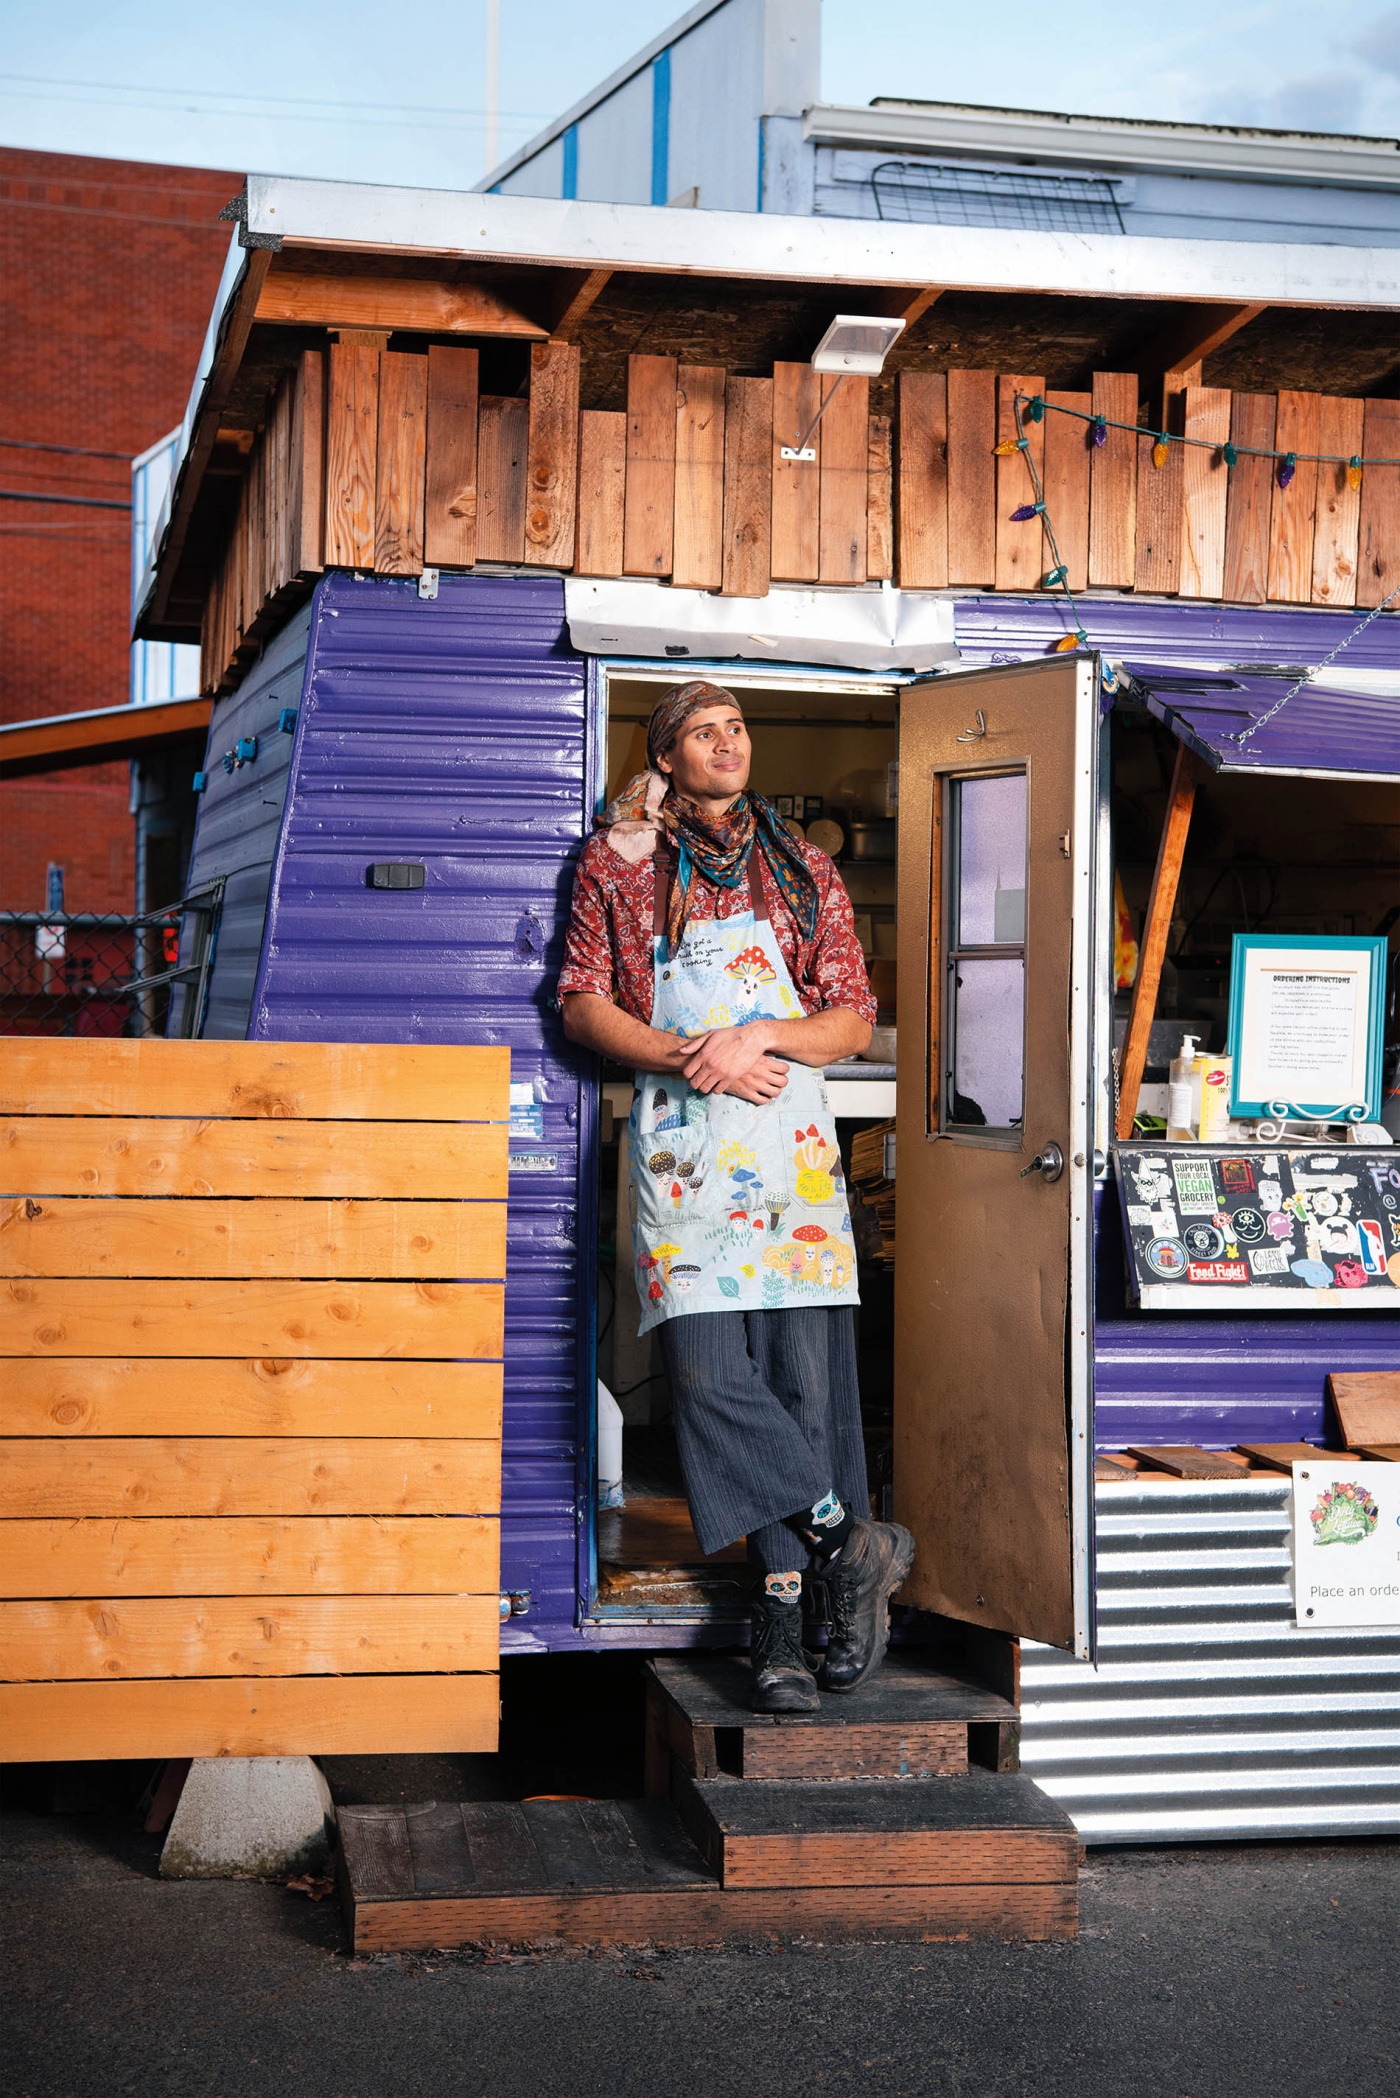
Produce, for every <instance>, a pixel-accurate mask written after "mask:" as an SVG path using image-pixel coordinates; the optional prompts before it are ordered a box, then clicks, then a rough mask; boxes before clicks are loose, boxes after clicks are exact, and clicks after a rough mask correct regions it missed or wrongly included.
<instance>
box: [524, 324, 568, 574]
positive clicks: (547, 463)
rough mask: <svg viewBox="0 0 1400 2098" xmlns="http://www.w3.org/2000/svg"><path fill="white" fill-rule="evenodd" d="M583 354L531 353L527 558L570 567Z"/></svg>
mask: <svg viewBox="0 0 1400 2098" xmlns="http://www.w3.org/2000/svg"><path fill="white" fill-rule="evenodd" d="M578 386H579V352H578V349H577V347H576V345H575V344H573V343H571V342H537V343H534V344H533V345H532V346H531V350H530V435H529V462H528V467H527V472H526V479H527V483H528V491H529V492H528V496H527V508H526V513H525V559H526V561H527V562H528V563H533V564H534V565H536V566H537V567H541V568H572V567H573V565H574V521H575V505H576V502H577V497H578Z"/></svg>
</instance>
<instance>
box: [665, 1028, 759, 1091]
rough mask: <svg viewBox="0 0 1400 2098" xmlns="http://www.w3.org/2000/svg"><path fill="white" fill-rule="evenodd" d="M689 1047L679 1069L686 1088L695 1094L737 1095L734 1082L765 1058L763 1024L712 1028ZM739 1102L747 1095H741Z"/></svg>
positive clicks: (747, 1073) (737, 1087)
mask: <svg viewBox="0 0 1400 2098" xmlns="http://www.w3.org/2000/svg"><path fill="white" fill-rule="evenodd" d="M689 1046H690V1054H689V1055H688V1056H687V1057H686V1058H685V1061H684V1063H683V1065H682V1069H683V1070H684V1072H685V1077H686V1082H687V1084H689V1085H691V1086H693V1087H694V1089H695V1091H696V1092H697V1093H733V1092H738V1090H739V1085H738V1082H739V1081H742V1080H743V1079H745V1078H747V1077H748V1075H749V1073H750V1072H751V1071H752V1070H753V1069H754V1068H755V1066H756V1065H757V1064H759V1063H760V1062H761V1061H762V1060H763V1058H764V1057H765V1056H766V1055H767V1051H768V1028H767V1023H766V1022H765V1021H763V1020H753V1021H751V1022H750V1023H749V1025H748V1026H747V1027H716V1028H713V1029H712V1030H711V1031H710V1033H709V1034H707V1035H706V1036H705V1037H704V1039H703V1040H702V1039H701V1038H700V1037H699V1036H697V1037H696V1039H695V1040H694V1041H693V1042H692V1043H691V1044H690V1045H689ZM740 1098H741V1099H742V1098H747V1095H745V1094H742V1093H741V1094H740Z"/></svg>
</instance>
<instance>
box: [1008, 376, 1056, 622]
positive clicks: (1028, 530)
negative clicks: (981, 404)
mask: <svg viewBox="0 0 1400 2098" xmlns="http://www.w3.org/2000/svg"><path fill="white" fill-rule="evenodd" d="M1044 392H1045V381H1044V379H1043V378H1035V379H1032V378H1027V377H1026V376H1025V375H1024V374H1017V375H1015V376H1013V377H1011V378H1005V377H1003V378H1000V379H998V380H997V427H996V442H997V443H998V444H1008V443H1014V442H1015V440H1016V396H1017V395H1018V394H1027V395H1035V394H1043V393H1044ZM1022 425H1023V430H1024V435H1025V439H1026V450H1025V451H1024V452H1011V453H1009V454H1008V455H1007V457H1006V458H1004V459H998V460H997V462H996V578H995V580H996V587H997V589H998V590H1038V589H1039V588H1040V579H1041V577H1042V576H1043V575H1044V574H1045V572H1046V568H1047V566H1048V563H1047V562H1046V561H1045V559H1044V543H1045V529H1044V527H1043V525H1042V524H1041V522H1040V519H1039V518H1038V517H1030V518H1027V519H1025V520H1024V521H1023V522H1022V523H1020V524H1017V523H1016V522H1015V513H1016V511H1018V510H1024V509H1025V507H1026V505H1027V504H1028V503H1034V502H1035V500H1036V493H1035V479H1034V478H1033V476H1032V472H1031V467H1032V466H1034V469H1035V476H1036V477H1041V476H1043V474H1044V469H1045V424H1044V423H1043V422H1038V423H1036V422H1029V421H1027V420H1026V418H1025V411H1024V408H1023V410H1022ZM1028 459H1029V461H1030V464H1029V465H1028V464H1027V460H1028Z"/></svg>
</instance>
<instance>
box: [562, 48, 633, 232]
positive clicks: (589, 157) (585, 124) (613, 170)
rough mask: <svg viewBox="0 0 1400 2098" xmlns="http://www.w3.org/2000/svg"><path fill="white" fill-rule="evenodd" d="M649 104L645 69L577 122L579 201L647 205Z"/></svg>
mask: <svg viewBox="0 0 1400 2098" xmlns="http://www.w3.org/2000/svg"><path fill="white" fill-rule="evenodd" d="M651 100H652V78H651V67H650V66H647V67H645V68H644V69H643V71H642V72H640V73H634V74H633V76H632V78H631V79H630V80H629V81H627V82H626V84H625V85H624V86H622V87H620V88H618V90H617V91H616V93H615V94H612V95H609V97H608V99H607V101H606V102H604V103H602V104H601V106H600V107H599V108H597V109H595V110H592V111H590V113H589V114H588V115H587V116H586V117H584V118H583V119H582V121H581V122H580V124H579V127H578V195H579V197H580V199H581V200H582V201H584V202H585V203H589V204H649V203H650V202H651ZM554 194H555V196H558V195H559V194H560V192H559V191H558V190H556V191H555V192H554Z"/></svg>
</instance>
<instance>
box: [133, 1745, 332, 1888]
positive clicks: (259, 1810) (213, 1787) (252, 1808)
mask: <svg viewBox="0 0 1400 2098" xmlns="http://www.w3.org/2000/svg"><path fill="white" fill-rule="evenodd" d="M334 1825H335V1807H334V1806H333V1804H332V1802H331V1794H330V1787H329V1786H328V1785H327V1783H326V1781H325V1778H324V1777H323V1776H322V1775H321V1772H320V1770H319V1769H318V1768H317V1766H316V1764H315V1763H313V1762H312V1760H311V1758H310V1756H201V1757H198V1758H197V1759H196V1760H195V1761H194V1762H193V1763H191V1765H190V1773H189V1776H188V1777H187V1778H186V1779H185V1789H184V1791H183V1792H182V1793H181V1794H180V1804H179V1805H178V1806H177V1807H176V1809H175V1816H174V1819H173V1820H172V1821H171V1824H170V1833H169V1835H168V1836H167V1837H166V1839H165V1848H164V1850H163V1851H162V1852H161V1855H160V1869H161V1874H162V1877H163V1878H165V1879H229V1878H232V1876H233V1875H234V1874H235V1873H240V1872H252V1873H260V1874H263V1875H264V1876H266V1877H267V1878H269V1879H272V1878H281V1877H282V1876H284V1875H288V1874H292V1873H298V1872H318V1873H319V1872H325V1871H326V1870H327V1868H328V1866H329V1864H330V1855H331V1831H332V1829H333V1827H334Z"/></svg>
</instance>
